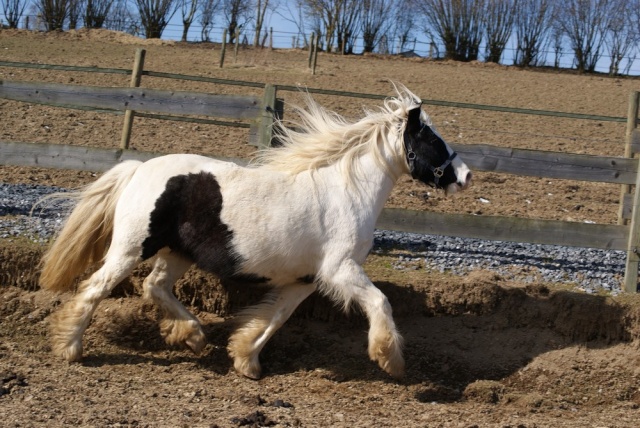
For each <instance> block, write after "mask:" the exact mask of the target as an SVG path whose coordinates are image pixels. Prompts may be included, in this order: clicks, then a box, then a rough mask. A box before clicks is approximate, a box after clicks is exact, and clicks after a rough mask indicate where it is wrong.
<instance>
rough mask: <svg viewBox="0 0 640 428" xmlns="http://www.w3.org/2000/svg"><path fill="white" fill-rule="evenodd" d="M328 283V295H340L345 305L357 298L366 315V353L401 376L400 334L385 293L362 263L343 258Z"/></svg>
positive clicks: (382, 366)
mask: <svg viewBox="0 0 640 428" xmlns="http://www.w3.org/2000/svg"><path fill="white" fill-rule="evenodd" d="M328 283H329V284H330V285H331V286H332V287H334V289H333V290H331V291H330V294H331V295H333V296H336V297H337V298H342V299H343V301H342V303H343V304H344V305H345V306H347V307H348V306H349V304H350V302H351V301H356V302H358V304H359V305H360V306H361V307H362V309H363V310H364V312H365V314H366V315H367V318H368V319H369V357H370V358H371V359H372V360H373V361H375V362H377V363H378V365H379V366H380V367H381V368H382V369H383V370H384V371H386V372H387V373H389V374H390V375H391V376H393V377H395V378H400V377H402V376H403V375H404V358H403V357H402V336H401V335H400V333H398V330H397V329H396V324H395V322H394V321H393V315H392V310H391V305H390V304H389V300H387V297H386V296H385V295H384V294H383V293H382V291H380V290H379V289H378V288H377V287H376V286H375V285H373V283H372V282H371V280H370V279H369V277H368V276H367V275H366V273H365V272H364V270H363V269H362V266H360V265H359V264H358V263H356V262H355V261H353V260H347V261H345V262H343V263H342V265H341V266H340V268H339V269H337V270H336V273H335V275H334V276H333V279H332V280H331V281H329V282H328Z"/></svg>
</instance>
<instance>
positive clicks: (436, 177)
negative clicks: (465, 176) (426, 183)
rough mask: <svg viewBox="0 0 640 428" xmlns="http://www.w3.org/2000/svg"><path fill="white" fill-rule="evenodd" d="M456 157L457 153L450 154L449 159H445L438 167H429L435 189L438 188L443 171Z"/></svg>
mask: <svg viewBox="0 0 640 428" xmlns="http://www.w3.org/2000/svg"><path fill="white" fill-rule="evenodd" d="M456 156H458V153H456V152H453V153H451V156H449V159H447V160H446V161H444V163H443V164H442V165H440V166H438V167H435V168H434V167H432V166H431V165H429V169H430V170H431V172H432V173H433V177H434V178H433V183H434V184H435V185H436V187H438V181H440V177H442V176H443V175H444V170H445V169H446V168H447V167H448V166H449V165H451V162H452V161H453V160H454V159H455V158H456ZM414 157H415V153H414Z"/></svg>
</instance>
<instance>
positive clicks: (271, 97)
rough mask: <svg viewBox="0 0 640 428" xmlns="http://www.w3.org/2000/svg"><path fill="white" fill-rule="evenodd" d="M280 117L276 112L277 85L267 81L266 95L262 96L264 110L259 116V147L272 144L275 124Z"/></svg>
mask: <svg viewBox="0 0 640 428" xmlns="http://www.w3.org/2000/svg"><path fill="white" fill-rule="evenodd" d="M277 117H278V113H277V112H276V87H275V86H274V85H271V84H269V83H267V84H266V85H264V96H263V98H262V112H261V113H260V116H258V118H257V120H258V121H259V123H258V147H260V148H266V147H270V146H271V139H272V138H273V124H274V122H275V120H276V118H277Z"/></svg>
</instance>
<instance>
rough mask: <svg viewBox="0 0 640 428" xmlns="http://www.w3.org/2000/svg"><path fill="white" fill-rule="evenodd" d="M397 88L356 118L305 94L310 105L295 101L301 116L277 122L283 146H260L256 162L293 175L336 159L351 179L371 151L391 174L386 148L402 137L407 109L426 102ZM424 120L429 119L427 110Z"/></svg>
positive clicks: (258, 164)
mask: <svg viewBox="0 0 640 428" xmlns="http://www.w3.org/2000/svg"><path fill="white" fill-rule="evenodd" d="M394 88H395V90H396V93H397V96H396V97H392V98H388V99H386V100H385V101H384V104H383V106H382V107H380V109H379V110H377V111H376V110H365V117H364V118H362V119H360V120H358V121H356V122H349V121H348V120H347V119H345V118H344V117H343V116H341V115H339V114H338V113H336V112H333V111H329V110H327V109H325V108H324V107H322V106H320V105H319V104H318V103H316V102H315V101H314V100H313V98H311V96H310V95H309V94H306V97H305V102H306V108H303V107H299V106H295V105H294V106H291V107H292V108H293V109H294V110H295V111H296V113H297V114H298V116H299V118H300V119H299V121H294V122H291V121H287V125H288V126H287V127H285V126H284V123H283V122H280V123H278V124H277V126H278V127H279V128H280V129H279V132H280V134H279V138H280V140H281V142H282V147H278V148H276V149H267V150H263V151H261V152H259V153H258V155H257V156H256V158H255V159H254V165H256V166H259V167H260V168H265V169H269V170H273V171H280V172H286V173H289V174H292V175H294V174H298V173H300V172H303V171H308V170H315V169H318V168H322V167H324V166H328V165H333V164H337V166H338V169H339V170H340V171H341V172H342V174H343V175H345V177H346V178H347V180H348V181H349V182H351V181H352V180H353V178H354V174H357V166H356V165H355V161H356V160H357V159H358V158H359V157H360V156H362V155H363V154H367V153H371V154H372V155H373V157H374V159H375V161H376V162H377V163H378V164H379V165H380V167H381V168H382V170H383V171H385V173H389V174H391V170H390V168H389V165H388V164H387V161H386V160H385V159H384V157H383V153H384V151H386V152H387V153H393V152H394V150H398V149H397V148H394V147H392V144H391V141H390V140H391V138H390V137H394V138H393V140H394V141H402V140H401V138H402V133H403V132H404V128H405V125H406V121H407V117H408V112H409V110H411V109H413V108H415V107H417V106H419V105H420V102H421V101H420V98H418V97H417V96H416V95H415V94H413V93H412V92H411V91H409V90H408V89H407V88H406V87H404V86H402V85H394ZM423 120H426V121H428V118H427V117H426V114H424V113H423ZM429 122H430V121H429ZM292 127H293V129H292ZM398 138H400V140H398ZM383 148H384V151H383ZM396 178H397V177H396Z"/></svg>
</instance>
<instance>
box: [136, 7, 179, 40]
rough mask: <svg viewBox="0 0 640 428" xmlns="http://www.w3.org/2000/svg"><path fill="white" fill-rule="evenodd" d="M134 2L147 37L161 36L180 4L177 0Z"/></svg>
mask: <svg viewBox="0 0 640 428" xmlns="http://www.w3.org/2000/svg"><path fill="white" fill-rule="evenodd" d="M135 4H136V6H137V8H138V13H139V14H140V23H141V24H142V28H143V29H144V35H145V37H146V38H147V39H159V38H160V37H162V32H163V31H164V29H165V28H166V27H167V24H168V23H169V21H170V20H171V18H172V17H173V15H174V14H175V13H176V10H177V9H178V7H179V5H180V3H178V1H177V0H135Z"/></svg>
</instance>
